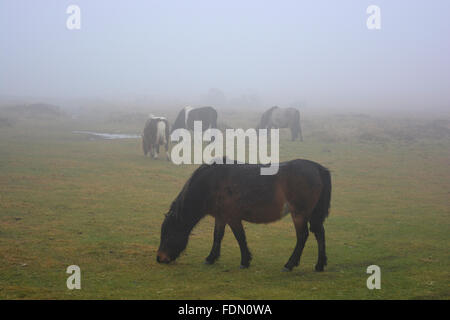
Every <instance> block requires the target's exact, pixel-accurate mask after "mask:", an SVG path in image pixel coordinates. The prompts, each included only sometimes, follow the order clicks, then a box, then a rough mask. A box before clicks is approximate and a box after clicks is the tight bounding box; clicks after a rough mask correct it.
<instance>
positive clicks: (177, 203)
mask: <svg viewBox="0 0 450 320" xmlns="http://www.w3.org/2000/svg"><path fill="white" fill-rule="evenodd" d="M213 165H214V164H212V165H209V164H202V165H201V166H200V167H198V168H197V169H196V170H195V171H194V172H193V173H192V175H191V176H190V178H189V179H188V181H186V183H185V184H184V186H183V189H181V191H180V193H179V194H178V196H177V197H176V198H175V200H174V201H173V202H172V204H171V206H170V211H169V213H168V214H166V216H174V217H175V219H177V220H178V221H182V220H183V216H182V215H181V214H180V213H181V212H182V211H183V207H184V200H185V196H186V193H187V191H188V189H189V188H190V187H191V185H192V183H193V182H194V181H195V180H196V179H197V178H198V176H199V174H200V173H202V172H204V171H205V170H207V169H209V168H210V167H211V166H213Z"/></svg>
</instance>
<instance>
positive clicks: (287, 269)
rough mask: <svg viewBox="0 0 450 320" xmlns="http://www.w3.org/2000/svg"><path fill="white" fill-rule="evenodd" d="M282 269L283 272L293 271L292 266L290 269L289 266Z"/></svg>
mask: <svg viewBox="0 0 450 320" xmlns="http://www.w3.org/2000/svg"><path fill="white" fill-rule="evenodd" d="M281 271H282V272H291V271H292V268H291V269H289V268H286V267H284V268H283V269H282V270H281Z"/></svg>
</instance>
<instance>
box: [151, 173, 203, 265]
mask: <svg viewBox="0 0 450 320" xmlns="http://www.w3.org/2000/svg"><path fill="white" fill-rule="evenodd" d="M210 167H212V166H211V165H202V166H200V167H199V168H198V169H197V170H195V171H194V173H193V174H192V176H191V178H190V179H189V180H188V181H187V182H186V184H185V185H184V187H183V189H182V190H181V192H180V194H179V195H178V196H177V198H176V199H175V200H174V201H173V202H172V205H171V206H170V210H169V212H168V213H167V214H166V217H165V219H164V221H163V224H162V226H161V242H160V245H159V249H158V253H157V257H156V261H157V262H160V263H169V262H171V261H174V260H175V259H176V258H178V257H179V256H180V254H181V252H183V251H184V249H186V246H187V243H188V240H189V235H190V233H191V231H192V229H193V228H194V226H195V225H196V224H197V223H198V222H199V221H200V219H201V218H203V217H204V216H205V215H206V204H207V203H208V201H207V199H208V198H209V194H210V186H209V183H208V181H205V180H206V179H204V177H205V173H206V171H207V169H208V168H210Z"/></svg>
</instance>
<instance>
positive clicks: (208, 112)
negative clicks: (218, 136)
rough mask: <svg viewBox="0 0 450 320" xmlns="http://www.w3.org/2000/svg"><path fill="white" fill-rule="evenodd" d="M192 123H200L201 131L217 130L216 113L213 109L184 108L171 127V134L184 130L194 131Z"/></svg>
mask: <svg viewBox="0 0 450 320" xmlns="http://www.w3.org/2000/svg"><path fill="white" fill-rule="evenodd" d="M194 121H201V122H202V129H203V131H205V130H206V129H209V128H217V111H216V109H214V108H213V107H199V108H192V107H185V108H183V109H182V110H181V111H180V113H178V116H177V118H176V120H175V122H174V124H173V126H172V132H173V131H174V130H176V129H180V128H184V129H187V130H194Z"/></svg>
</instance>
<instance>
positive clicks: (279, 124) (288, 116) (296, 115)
mask: <svg viewBox="0 0 450 320" xmlns="http://www.w3.org/2000/svg"><path fill="white" fill-rule="evenodd" d="M272 128H274V129H280V128H289V129H291V138H292V141H294V140H295V139H297V138H300V141H303V135H302V128H301V126H300V112H299V111H298V110H297V109H294V108H280V107H277V106H275V107H272V108H270V109H269V110H267V111H266V112H264V113H263V115H262V116H261V121H260V122H259V125H258V128H257V129H272Z"/></svg>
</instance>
